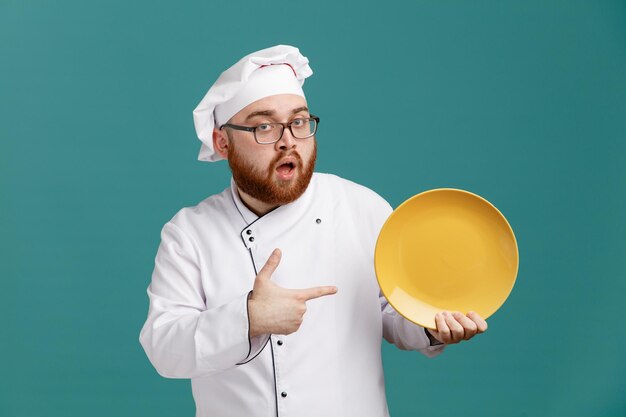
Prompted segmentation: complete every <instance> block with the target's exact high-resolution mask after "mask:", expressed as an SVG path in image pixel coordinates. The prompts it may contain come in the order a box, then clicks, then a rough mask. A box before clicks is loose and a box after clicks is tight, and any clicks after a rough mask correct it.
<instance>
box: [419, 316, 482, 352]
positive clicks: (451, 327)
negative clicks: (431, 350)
mask: <svg viewBox="0 0 626 417" xmlns="http://www.w3.org/2000/svg"><path fill="white" fill-rule="evenodd" d="M435 323H436V324H437V330H436V331H435V330H430V329H426V331H427V332H429V333H430V334H431V335H433V337H434V338H435V339H437V340H439V341H440V342H441V343H447V344H453V343H459V342H460V341H462V340H470V339H471V338H472V337H474V336H476V335H477V334H479V333H483V332H485V331H486V330H487V322H486V321H485V320H483V319H482V317H480V316H479V315H478V313H475V312H473V311H470V312H469V313H467V316H464V315H463V314H462V313H459V312H458V311H455V312H453V313H450V312H448V311H444V312H442V313H437V314H436V315H435Z"/></svg>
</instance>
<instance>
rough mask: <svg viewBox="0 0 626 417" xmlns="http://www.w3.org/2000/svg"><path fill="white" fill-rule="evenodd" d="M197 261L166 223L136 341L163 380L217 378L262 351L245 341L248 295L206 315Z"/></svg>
mask: <svg viewBox="0 0 626 417" xmlns="http://www.w3.org/2000/svg"><path fill="white" fill-rule="evenodd" d="M198 255H199V254H198V252H197V250H196V247H195V245H194V244H193V242H192V240H191V239H190V238H189V237H188V236H187V235H186V234H185V233H184V232H183V231H182V230H181V229H180V228H178V227H177V226H176V225H174V224H173V223H171V222H170V223H167V224H166V225H165V226H164V227H163V230H162V232H161V244H160V246H159V249H158V252H157V255H156V258H155V267H154V272H153V274H152V282H151V283H150V285H149V287H148V298H149V300H150V307H149V311H148V318H147V320H146V322H145V324H144V326H143V328H142V329H141V333H140V336H139V341H140V343H141V345H142V346H143V348H144V350H145V352H146V354H147V356H148V358H149V359H150V362H151V363H152V365H153V366H154V367H155V369H156V370H157V372H158V373H159V374H160V375H162V376H164V377H167V378H194V377H198V376H206V375H210V374H213V373H218V372H221V371H223V370H225V369H228V368H231V367H234V366H236V365H237V364H238V363H240V362H245V361H246V360H247V359H248V357H250V356H252V355H253V354H255V353H256V352H255V350H260V348H261V344H262V341H261V340H260V339H258V338H254V339H253V340H250V339H249V320H248V293H244V294H240V295H238V296H236V297H235V298H233V299H232V300H230V301H228V302H226V303H225V304H223V305H221V306H218V307H215V308H211V309H206V304H205V299H204V291H203V288H202V281H201V273H200V271H201V270H200V258H199V256H198ZM253 347H254V349H253Z"/></svg>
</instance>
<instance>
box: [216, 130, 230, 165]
mask: <svg viewBox="0 0 626 417" xmlns="http://www.w3.org/2000/svg"><path fill="white" fill-rule="evenodd" d="M213 149H215V152H217V154H218V155H219V156H221V157H222V158H224V159H228V137H227V136H226V132H225V131H224V130H219V129H213Z"/></svg>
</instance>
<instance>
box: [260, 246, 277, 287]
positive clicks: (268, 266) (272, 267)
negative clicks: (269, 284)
mask: <svg viewBox="0 0 626 417" xmlns="http://www.w3.org/2000/svg"><path fill="white" fill-rule="evenodd" d="M281 256H282V254H281V252H280V249H278V248H277V249H274V251H273V252H272V254H271V255H270V257H269V259H268V260H267V262H265V265H263V268H261V270H260V271H259V274H258V275H257V277H258V278H261V279H270V278H271V277H272V274H273V273H274V271H276V268H278V264H279V263H280V258H281Z"/></svg>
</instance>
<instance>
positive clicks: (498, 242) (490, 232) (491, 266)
mask: <svg viewBox="0 0 626 417" xmlns="http://www.w3.org/2000/svg"><path fill="white" fill-rule="evenodd" d="M374 263H375V268H376V275H377V277H378V283H379V285H380V288H381V290H382V292H383V294H384V295H385V297H386V298H387V300H388V301H389V303H390V304H391V305H392V306H393V308H395V309H396V311H398V312H399V313H400V314H402V315H403V316H404V317H406V318H407V319H409V320H410V321H412V322H414V323H416V324H419V325H420V326H423V327H428V328H430V329H435V328H436V327H437V326H436V325H435V314H436V313H438V312H440V311H444V310H447V311H460V312H462V313H464V314H466V313H467V312H468V311H470V310H473V311H476V312H477V313H478V314H480V315H481V317H483V318H485V319H486V318H487V317H489V316H491V315H492V314H493V313H495V312H496V310H498V308H500V306H502V304H503V303H504V301H505V300H506V299H507V297H508V296H509V294H510V293H511V290H512V289H513V285H514V284H515V278H516V277H517V270H518V265H519V255H518V251H517V242H516V241H515V235H514V234H513V229H511V226H510V225H509V223H508V222H507V220H506V218H504V216H503V215H502V213H500V211H498V209H497V208H495V207H494V206H493V205H492V204H491V203H489V202H488V201H487V200H485V199H484V198H482V197H480V196H478V195H476V194H473V193H470V192H468V191H463V190H457V189H453V188H440V189H435V190H430V191H426V192H423V193H421V194H418V195H416V196H413V197H411V198H410V199H408V200H407V201H405V202H404V203H402V204H401V205H400V206H399V207H398V208H397V209H396V210H394V212H393V213H392V214H391V216H390V217H389V218H388V219H387V221H386V222H385V224H384V225H383V228H382V230H381V231H380V235H379V236H378V241H377V242H376V253H375V256H374Z"/></svg>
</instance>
